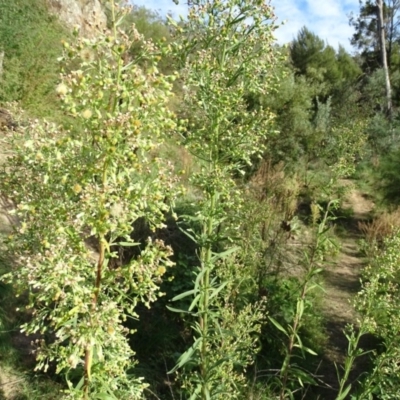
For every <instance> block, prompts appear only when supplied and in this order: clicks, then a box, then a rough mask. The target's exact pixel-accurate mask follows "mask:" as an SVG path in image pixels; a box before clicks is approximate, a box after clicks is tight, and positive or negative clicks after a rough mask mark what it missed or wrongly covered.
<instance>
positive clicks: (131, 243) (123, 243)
mask: <svg viewBox="0 0 400 400" xmlns="http://www.w3.org/2000/svg"><path fill="white" fill-rule="evenodd" d="M115 244H116V245H118V246H123V247H134V246H139V245H140V243H136V242H116V243H115Z"/></svg>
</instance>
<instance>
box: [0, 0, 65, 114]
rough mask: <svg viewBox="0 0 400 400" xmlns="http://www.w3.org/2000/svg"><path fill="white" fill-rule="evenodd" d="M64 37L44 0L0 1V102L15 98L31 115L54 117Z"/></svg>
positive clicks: (57, 112)
mask: <svg viewBox="0 0 400 400" xmlns="http://www.w3.org/2000/svg"><path fill="white" fill-rule="evenodd" d="M67 37H68V32H67V31H66V30H65V29H64V28H63V27H62V26H61V24H60V23H59V22H58V21H57V18H56V17H55V16H51V15H49V13H48V12H47V8H46V5H45V1H44V0H14V1H9V0H0V43H1V44H0V46H1V50H3V51H4V65H3V67H4V72H3V76H2V78H1V85H0V102H1V103H5V102H11V101H17V102H19V103H20V104H21V106H22V107H23V108H24V109H25V110H27V111H28V112H29V113H30V114H31V115H33V116H38V117H44V116H46V117H49V116H51V115H53V116H54V118H58V117H59V111H58V110H57V109H58V107H57V105H56V96H55V91H54V87H55V85H56V82H57V79H58V72H59V67H58V63H57V57H59V56H60V54H61V51H62V50H61V49H62V40H63V39H66V38H67Z"/></svg>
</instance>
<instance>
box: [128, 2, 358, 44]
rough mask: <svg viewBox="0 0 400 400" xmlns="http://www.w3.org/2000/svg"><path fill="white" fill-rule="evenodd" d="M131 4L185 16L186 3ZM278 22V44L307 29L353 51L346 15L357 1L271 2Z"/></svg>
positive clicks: (353, 8)
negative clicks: (304, 27) (302, 29)
mask: <svg viewBox="0 0 400 400" xmlns="http://www.w3.org/2000/svg"><path fill="white" fill-rule="evenodd" d="M131 2H132V3H133V4H136V5H142V6H145V7H147V8H150V9H154V10H158V11H159V13H160V14H161V15H165V14H166V13H167V12H172V14H173V15H174V16H178V15H185V13H186V9H187V6H186V5H185V4H186V3H187V0H180V1H179V5H176V4H175V3H174V2H173V1H172V0H131ZM271 3H272V5H273V6H274V7H275V13H276V16H277V17H278V22H283V21H286V23H285V24H284V25H283V26H281V27H280V28H279V29H278V30H277V31H276V34H275V36H276V38H277V39H278V41H279V42H280V43H287V42H290V41H291V40H292V39H293V38H294V37H295V36H296V34H297V32H298V31H299V29H300V28H301V27H302V26H304V25H306V26H307V27H308V28H309V29H310V30H311V31H313V32H314V33H316V34H317V35H318V36H320V37H321V38H322V39H324V40H326V41H327V43H329V44H330V45H332V46H334V47H335V48H337V46H338V44H339V43H340V44H342V45H343V46H344V47H345V48H346V49H347V50H349V51H352V48H351V46H350V41H349V39H350V37H351V36H352V34H353V28H352V27H350V26H349V23H348V17H347V15H348V14H349V13H350V12H352V11H353V12H355V13H356V14H357V12H358V10H359V2H358V0H272V1H271Z"/></svg>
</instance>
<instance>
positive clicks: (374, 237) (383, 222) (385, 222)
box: [358, 208, 400, 245]
mask: <svg viewBox="0 0 400 400" xmlns="http://www.w3.org/2000/svg"><path fill="white" fill-rule="evenodd" d="M358 228H359V229H360V231H361V232H362V233H363V235H364V237H365V240H366V241H367V243H368V244H371V245H375V244H380V243H382V241H383V239H384V238H385V237H387V236H390V235H392V234H393V233H394V232H395V231H396V230H398V229H399V228H400V208H398V209H397V210H396V211H393V212H390V213H389V212H384V213H382V214H381V215H379V216H378V217H376V218H374V219H373V220H372V221H371V222H362V221H361V222H359V223H358Z"/></svg>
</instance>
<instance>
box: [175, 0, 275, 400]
mask: <svg viewBox="0 0 400 400" xmlns="http://www.w3.org/2000/svg"><path fill="white" fill-rule="evenodd" d="M271 17H272V10H271V8H270V7H269V6H266V5H263V4H261V3H260V2H258V1H241V0H240V1H229V2H220V1H215V2H198V3H197V2H195V3H193V4H191V6H190V9H189V16H188V21H187V22H182V24H177V23H175V22H173V21H171V23H172V25H173V26H174V28H175V34H176V40H175V41H174V42H173V44H172V46H171V51H172V53H173V54H174V55H175V57H176V59H177V60H178V62H180V63H181V66H182V67H183V69H182V81H183V104H182V107H183V113H184V115H186V116H188V120H184V121H182V123H181V133H182V138H183V143H184V145H185V146H186V147H187V149H188V150H189V151H190V152H191V153H192V154H193V155H194V156H195V157H197V159H198V160H199V162H200V163H201V169H200V171H199V172H198V173H195V174H193V177H192V179H191V183H192V185H193V186H195V187H196V188H197V190H198V191H199V193H200V195H201V198H200V199H199V201H198V204H199V211H198V212H197V214H196V215H195V216H194V217H190V218H187V221H188V223H195V224H197V225H198V226H200V229H195V226H193V225H192V227H191V229H190V230H187V232H186V233H187V235H188V236H189V237H191V238H192V239H193V241H195V242H196V244H197V245H198V247H199V260H200V267H199V268H197V276H196V277H195V282H194V288H193V289H192V290H189V291H187V292H185V293H182V294H181V295H178V296H176V297H175V300H180V299H182V298H186V297H191V298H192V299H193V300H192V302H191V304H190V306H189V308H188V310H187V311H186V312H187V314H189V315H191V316H192V317H193V318H194V322H192V329H193V332H194V343H193V344H192V346H191V347H190V348H189V349H188V350H187V351H186V352H185V353H184V354H183V355H182V356H181V357H180V359H179V360H178V364H177V368H181V367H185V368H184V369H183V371H182V372H181V373H182V374H183V377H184V386H183V387H184V388H185V389H186V391H187V393H188V395H190V396H191V398H192V399H195V398H200V399H203V400H206V399H209V398H215V399H217V398H226V397H227V396H228V397H229V398H232V399H234V398H241V395H242V394H241V393H242V389H243V386H244V375H243V371H244V369H245V368H246V366H247V365H248V364H249V363H251V361H252V356H253V353H254V352H255V350H256V344H255V343H256V340H255V339H254V338H253V335H257V332H259V330H260V320H261V318H262V313H263V312H262V311H263V306H262V304H261V303H256V304H254V305H250V304H245V303H244V304H243V303H242V304H240V303H236V302H235V301H234V300H235V297H236V296H235V295H234V293H236V291H237V290H240V280H239V283H237V284H235V283H236V282H237V279H238V276H237V274H236V272H235V270H237V269H241V266H240V261H239V260H238V259H237V258H236V257H235V253H237V252H238V250H239V247H238V246H236V245H235V244H233V243H232V242H236V240H235V239H234V238H233V235H232V234H233V232H235V230H236V229H237V224H238V222H239V221H237V220H236V219H235V218H233V219H231V218H229V216H230V215H231V213H233V211H234V210H235V209H237V208H238V207H241V204H242V200H241V199H240V190H239V189H238V188H237V186H236V182H235V181H234V179H233V178H234V177H235V176H236V175H237V174H244V168H245V167H246V165H250V164H251V160H252V158H253V157H254V156H256V155H259V154H260V153H261V151H262V142H263V140H264V138H265V137H266V135H267V134H268V131H269V125H270V121H271V118H272V116H271V113H270V112H269V110H268V109H265V108H264V107H259V108H256V109H249V107H248V103H247V96H248V95H252V94H254V95H255V96H258V95H259V94H260V93H262V94H267V93H268V92H269V90H270V88H271V84H272V81H271V78H270V77H271V74H270V71H271V69H272V67H273V65H274V62H275V61H274V51H273V48H272V43H273V39H272V30H273V26H272V25H270V24H269V23H268V22H269V20H270V19H271ZM248 21H251V23H250V24H249V23H248ZM229 238H231V239H229ZM238 239H239V238H238ZM238 243H240V242H239V241H238ZM238 275H239V276H240V277H242V275H241V274H238ZM192 321H193V320H192ZM238 337H240V338H241V340H240V346H238V344H239V343H238V342H237V338H238Z"/></svg>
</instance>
